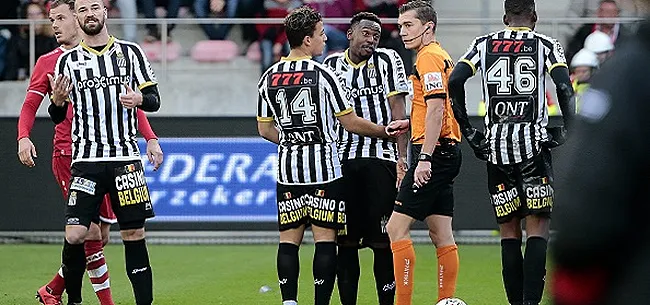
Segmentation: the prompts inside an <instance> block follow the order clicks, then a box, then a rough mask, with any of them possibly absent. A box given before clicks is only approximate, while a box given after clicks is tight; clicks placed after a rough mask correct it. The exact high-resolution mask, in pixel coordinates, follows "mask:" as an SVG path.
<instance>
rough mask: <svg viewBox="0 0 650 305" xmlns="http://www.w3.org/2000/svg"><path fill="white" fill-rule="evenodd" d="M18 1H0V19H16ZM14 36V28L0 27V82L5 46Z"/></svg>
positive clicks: (5, 51)
mask: <svg viewBox="0 0 650 305" xmlns="http://www.w3.org/2000/svg"><path fill="white" fill-rule="evenodd" d="M19 5H20V3H19V0H2V5H0V19H16V18H18V6H19ZM15 34H16V27H15V26H10V25H0V80H2V79H3V75H4V73H3V72H4V70H5V56H6V54H7V45H8V43H9V40H10V39H11V37H12V36H13V35H15Z"/></svg>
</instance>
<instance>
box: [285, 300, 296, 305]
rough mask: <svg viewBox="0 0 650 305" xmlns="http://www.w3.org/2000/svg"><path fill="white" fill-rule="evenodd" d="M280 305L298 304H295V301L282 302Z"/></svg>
mask: <svg viewBox="0 0 650 305" xmlns="http://www.w3.org/2000/svg"><path fill="white" fill-rule="evenodd" d="M282 305H298V302H296V301H284V302H282Z"/></svg>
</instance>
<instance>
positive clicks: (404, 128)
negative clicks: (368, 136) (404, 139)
mask: <svg viewBox="0 0 650 305" xmlns="http://www.w3.org/2000/svg"><path fill="white" fill-rule="evenodd" d="M408 130H409V120H396V121H392V122H390V124H388V126H386V134H387V135H388V136H389V137H397V136H400V135H403V134H405V133H406V132H408Z"/></svg>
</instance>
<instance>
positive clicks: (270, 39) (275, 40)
mask: <svg viewBox="0 0 650 305" xmlns="http://www.w3.org/2000/svg"><path fill="white" fill-rule="evenodd" d="M300 5H302V1H300V0H264V12H263V13H262V15H261V16H259V17H263V18H284V17H286V16H287V15H288V14H289V12H290V11H292V10H293V9H295V8H298V7H299V6H300ZM257 31H258V33H259V37H260V39H259V40H260V51H261V53H262V59H261V64H262V73H264V71H266V69H268V68H269V67H270V66H271V65H273V63H274V62H276V61H278V60H279V59H280V56H284V55H287V54H288V53H289V44H288V43H287V35H286V34H285V33H284V26H283V25H282V24H258V25H257Z"/></svg>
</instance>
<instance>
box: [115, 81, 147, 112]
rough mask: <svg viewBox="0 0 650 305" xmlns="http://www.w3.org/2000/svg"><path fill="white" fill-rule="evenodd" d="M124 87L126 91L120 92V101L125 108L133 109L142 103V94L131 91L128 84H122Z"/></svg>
mask: <svg viewBox="0 0 650 305" xmlns="http://www.w3.org/2000/svg"><path fill="white" fill-rule="evenodd" d="M124 87H125V88H126V93H122V94H120V103H122V106H124V108H126V109H133V108H135V107H138V106H140V105H142V94H141V93H139V92H135V91H133V89H131V87H129V85H124Z"/></svg>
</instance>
